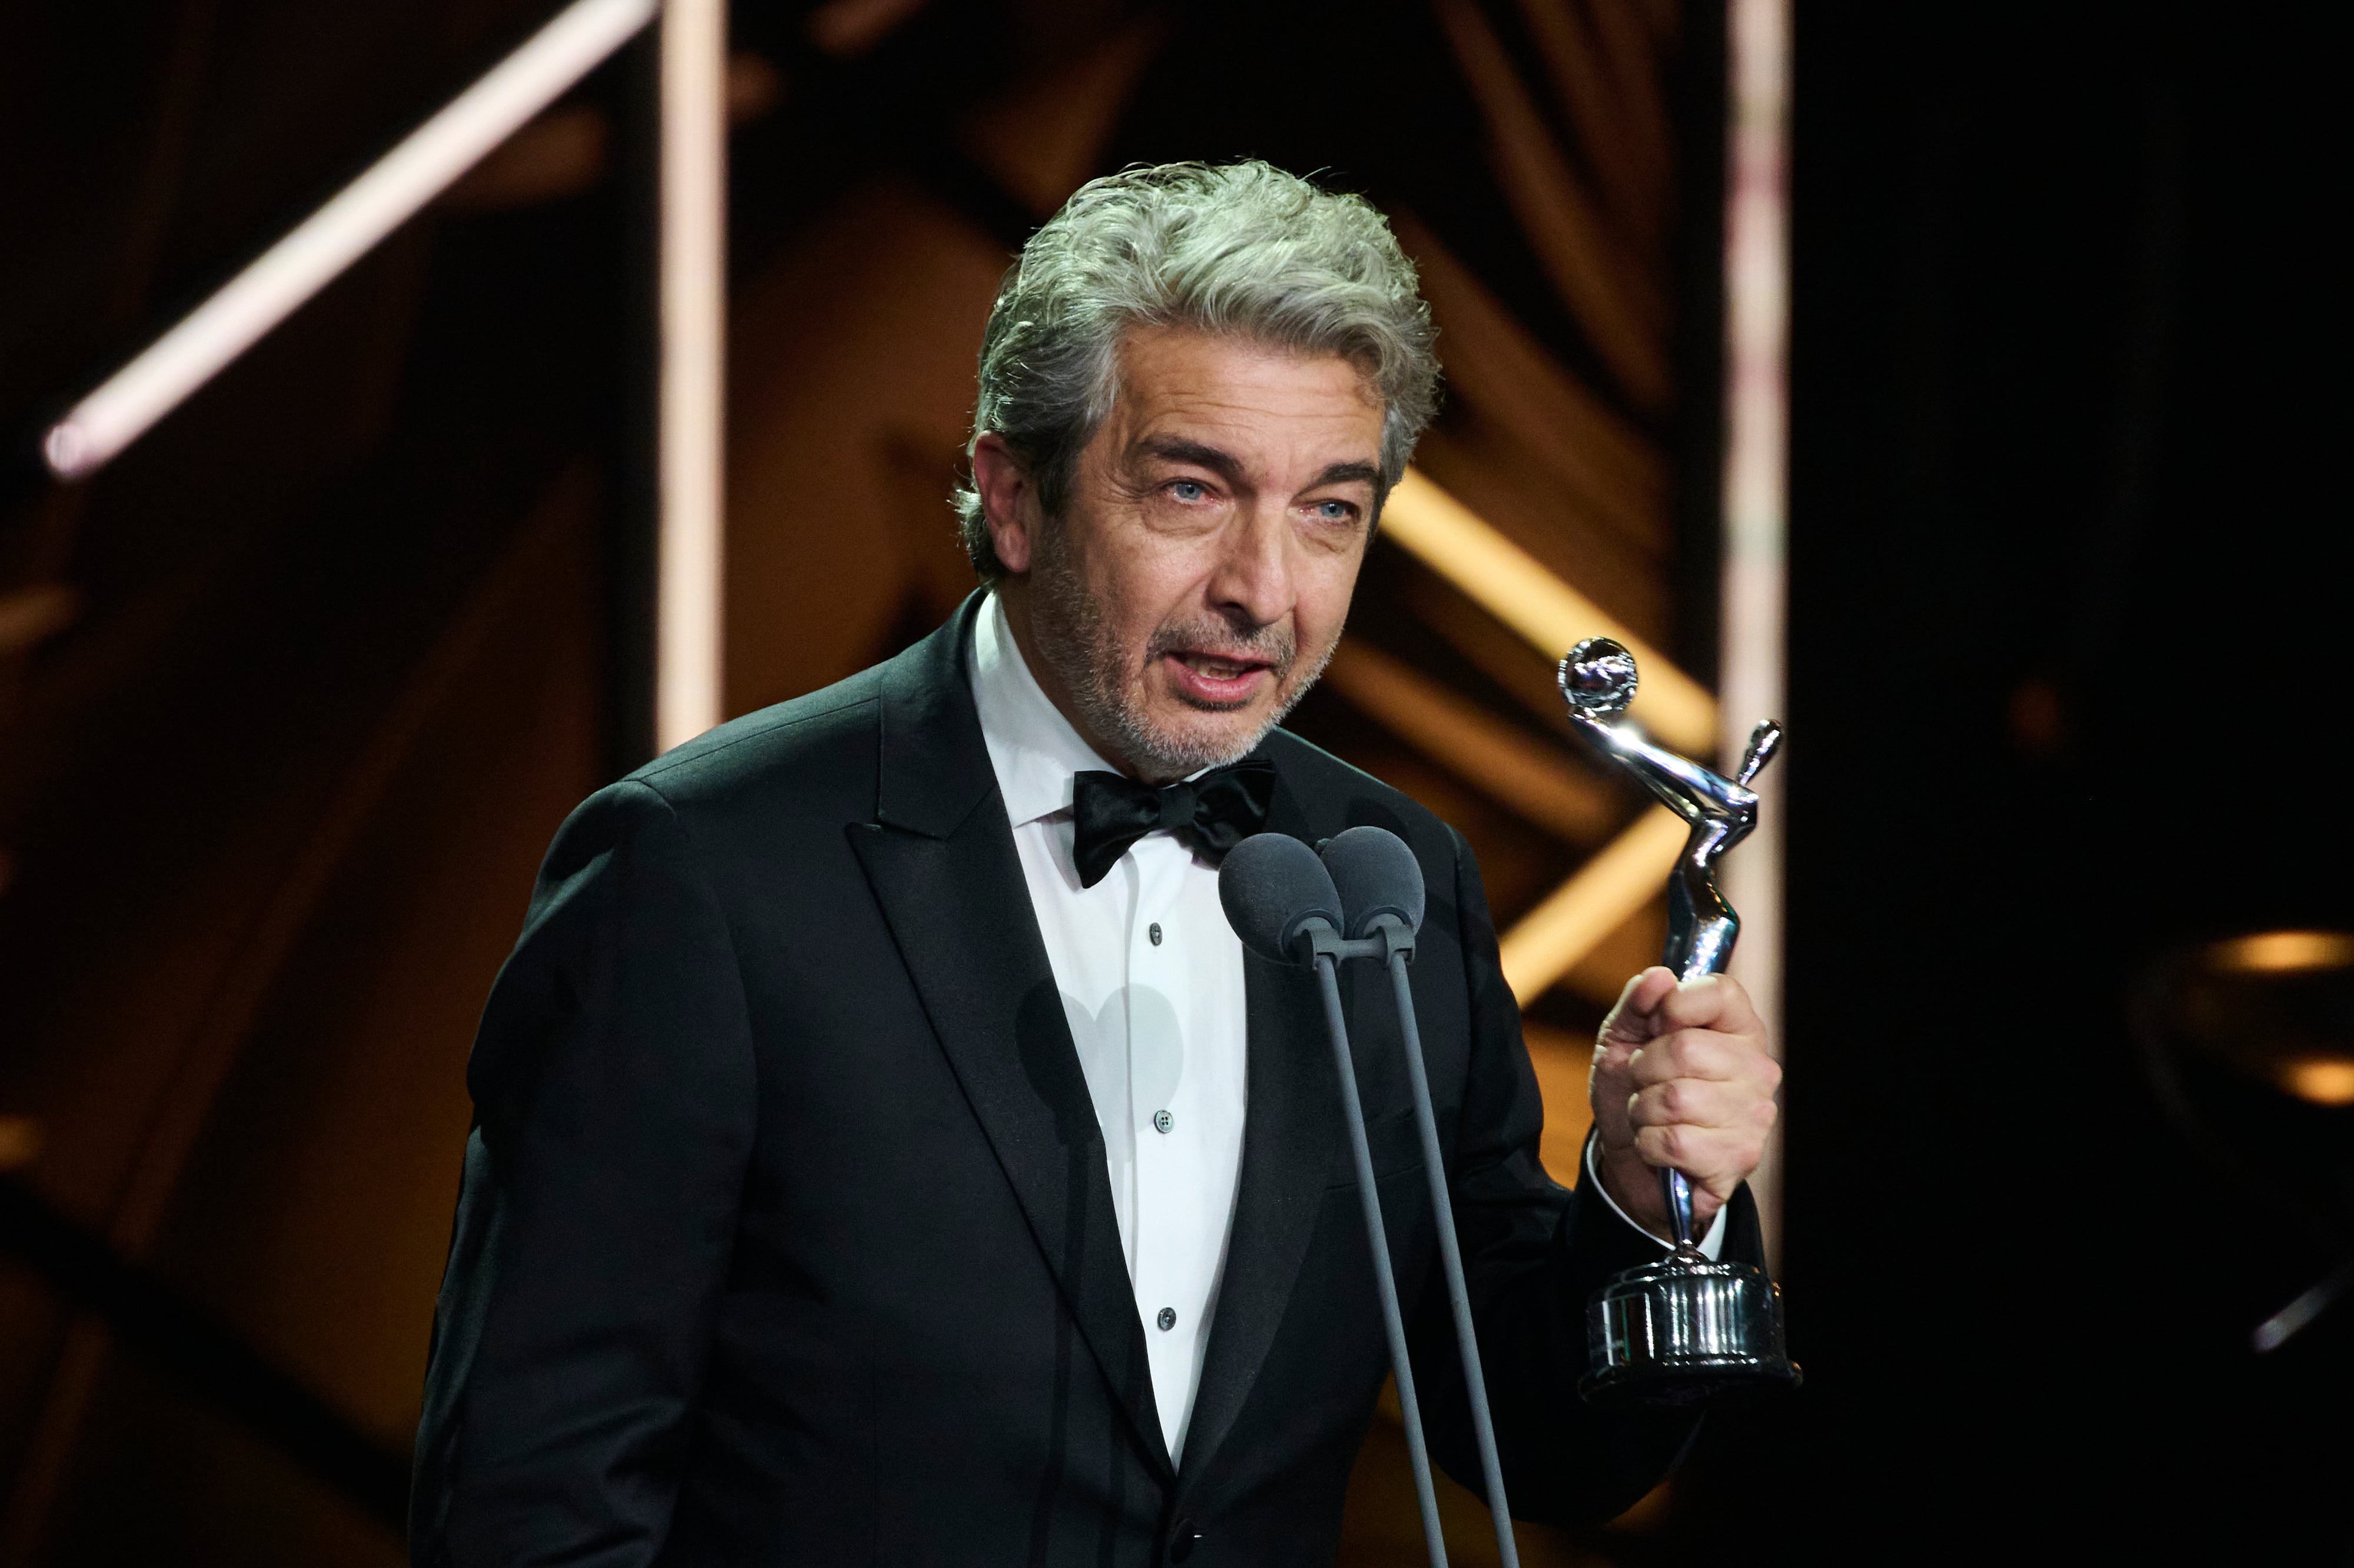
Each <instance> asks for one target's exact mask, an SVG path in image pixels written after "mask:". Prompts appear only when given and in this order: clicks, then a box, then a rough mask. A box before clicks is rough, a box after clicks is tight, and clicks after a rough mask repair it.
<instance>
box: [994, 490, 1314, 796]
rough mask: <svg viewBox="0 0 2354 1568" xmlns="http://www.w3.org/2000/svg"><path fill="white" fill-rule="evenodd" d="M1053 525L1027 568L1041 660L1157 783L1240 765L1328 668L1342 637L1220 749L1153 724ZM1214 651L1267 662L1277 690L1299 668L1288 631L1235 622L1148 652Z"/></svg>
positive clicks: (1179, 635) (1175, 636) (1194, 629)
mask: <svg viewBox="0 0 2354 1568" xmlns="http://www.w3.org/2000/svg"><path fill="white" fill-rule="evenodd" d="M1060 532H1061V531H1060V530H1059V529H1058V528H1056V527H1055V525H1054V524H1051V523H1050V524H1048V525H1047V526H1046V527H1045V528H1044V529H1042V530H1041V531H1040V535H1041V536H1040V537H1039V539H1038V541H1037V546H1036V548H1035V549H1034V552H1033V554H1032V556H1031V561H1030V573H1029V577H1030V622H1031V626H1032V628H1033V629H1034V632H1035V634H1036V640H1037V643H1038V656H1039V657H1040V658H1042V659H1044V660H1045V661H1046V662H1048V663H1049V664H1051V665H1052V666H1053V667H1054V671H1055V675H1056V676H1058V677H1059V678H1060V679H1061V681H1062V683H1063V687H1064V689H1065V690H1066V691H1067V692H1069V693H1070V694H1071V700H1072V701H1073V702H1074V703H1076V705H1078V709H1079V716H1080V718H1081V719H1082V720H1083V721H1084V723H1085V725H1086V727H1087V730H1088V732H1089V733H1091V734H1094V735H1098V736H1105V737H1107V738H1108V739H1110V740H1111V741H1112V742H1113V743H1114V744H1116V745H1117V746H1118V747H1119V749H1120V753H1121V756H1122V758H1125V760H1126V761H1127V762H1128V764H1129V767H1131V768H1136V769H1137V770H1138V772H1139V774H1140V776H1143V777H1145V778H1147V779H1149V780H1150V781H1153V782H1165V781H1167V780H1169V779H1183V778H1187V777H1189V776H1191V775H1193V774H1195V773H1198V772H1200V771H1202V769H1204V768H1223V767H1225V765H1226V764H1227V763H1230V762H1239V761H1241V760H1242V759H1243V758H1246V757H1248V756H1249V755H1250V754H1251V753H1252V752H1254V751H1256V750H1257V749H1258V747H1259V743H1260V742H1261V741H1264V740H1265V739H1266V738H1267V735H1268V734H1269V732H1271V731H1272V730H1273V729H1274V728H1275V726H1278V725H1279V724H1281V723H1282V722H1283V721H1284V720H1285V718H1287V717H1288V716H1289V715H1290V713H1291V710H1292V709H1293V708H1295V707H1297V706H1298V705H1299V699H1300V698H1302V697H1304V696H1306V695H1307V694H1308V693H1309V691H1310V689H1311V688H1312V687H1314V685H1315V684H1316V683H1317V681H1318V680H1319V679H1320V677H1321V676H1322V675H1323V673H1324V667H1325V665H1327V664H1329V663H1330V662H1331V659H1332V652H1333V649H1335V648H1337V647H1339V645H1340V641H1339V639H1337V638H1335V639H1334V640H1333V642H1332V645H1331V647H1328V648H1326V649H1325V650H1324V651H1323V652H1321V653H1320V654H1319V655H1318V656H1317V659H1316V663H1315V666H1314V667H1313V668H1312V669H1310V671H1309V672H1308V673H1307V675H1306V676H1305V678H1303V679H1301V680H1299V681H1298V682H1297V683H1294V685H1293V686H1292V688H1291V689H1290V690H1289V691H1288V692H1286V693H1285V694H1283V696H1282V697H1281V699H1280V700H1279V701H1278V703H1277V704H1276V705H1275V708H1274V710H1273V711H1272V712H1271V713H1269V714H1268V715H1267V717H1266V719H1265V720H1264V721H1262V722H1261V723H1260V724H1259V726H1257V728H1256V729H1254V730H1253V731H1252V732H1251V733H1250V735H1249V736H1248V737H1247V738H1246V739H1244V740H1241V741H1239V742H1234V741H1225V742H1218V743H1213V742H1212V741H1211V740H1210V739H1209V738H1208V737H1206V736H1185V735H1182V734H1177V733H1174V732H1172V731H1171V730H1169V729H1167V728H1165V727H1162V726H1156V725H1154V724H1153V723H1152V721H1151V719H1150V716H1149V715H1147V714H1146V713H1145V712H1144V711H1143V705H1141V704H1140V703H1139V702H1137V701H1136V700H1135V699H1134V695H1133V694H1134V692H1135V683H1134V681H1133V679H1132V677H1134V676H1136V675H1137V674H1138V673H1139V672H1137V671H1134V670H1130V669H1129V663H1128V658H1127V655H1126V653H1125V652H1123V651H1122V650H1121V648H1120V646H1119V640H1118V636H1117V634H1116V633H1115V632H1114V631H1113V630H1112V627H1111V622H1110V620H1109V618H1108V617H1107V616H1106V615H1105V614H1104V608H1103V606H1102V604H1101V603H1099V602H1098V601H1097V599H1096V597H1095V596H1094V595H1093V594H1091V593H1089V592H1088V591H1087V584H1086V582H1085V581H1083V580H1082V579H1081V577H1080V576H1079V573H1078V571H1077V569H1076V564H1075V563H1074V562H1073V561H1072V560H1071V559H1070V555H1069V552H1068V550H1067V549H1066V548H1065V546H1064V544H1063V541H1062V540H1061V538H1060V537H1059V535H1060ZM1205 642H1206V643H1213V644H1216V645H1220V646H1224V647H1226V648H1229V649H1246V650H1247V651H1248V652H1251V653H1252V654H1253V655H1254V656H1256V657H1258V658H1262V659H1265V660H1267V662H1268V663H1269V665H1270V666H1271V667H1272V670H1273V673H1274V674H1275V677H1276V679H1277V680H1278V682H1280V681H1282V680H1283V679H1284V678H1285V677H1286V676H1287V675H1288V674H1289V673H1291V672H1292V670H1293V669H1294V667H1295V666H1296V664H1297V662H1298V660H1299V647H1298V643H1297V641H1296V640H1295V639H1294V638H1293V637H1292V635H1291V634H1290V632H1289V631H1288V630H1279V629H1278V628H1275V627H1260V628H1257V630H1253V631H1248V632H1240V631H1237V630H1235V628H1234V627H1233V626H1232V625H1230V624H1225V623H1220V624H1217V625H1214V626H1208V627H1205V626H1203V625H1201V624H1199V623H1186V624H1177V625H1169V626H1162V627H1161V628H1160V629H1159V630H1156V631H1155V632H1154V633H1153V637H1152V641H1151V644H1150V646H1149V647H1148V648H1147V649H1146V651H1145V662H1146V664H1148V665H1149V664H1150V663H1151V662H1153V661H1155V660H1157V659H1159V658H1161V656H1162V655H1163V654H1164V653H1166V652H1169V651H1171V650H1172V649H1175V648H1183V647H1191V646H1197V645H1199V644H1201V643H1205Z"/></svg>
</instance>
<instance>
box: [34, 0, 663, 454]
mask: <svg viewBox="0 0 2354 1568" xmlns="http://www.w3.org/2000/svg"><path fill="white" fill-rule="evenodd" d="M657 3H658V0H575V3H574V4H573V5H568V6H567V7H566V8H565V9H564V10H563V11H562V12H560V13H558V14H557V17H556V19H555V20H554V21H552V22H550V23H548V24H547V26H544V27H542V28H541V29H540V30H539V31H538V32H536V33H535V34H533V35H532V36H531V37H530V38H529V40H527V41H526V42H525V44H524V45H523V47H522V48H518V49H516V50H515V51H514V53H513V54H511V55H509V56H508V57H507V58H505V59H504V60H501V61H500V62H499V63H498V64H497V65H496V66H495V67H493V68H492V69H491V71H490V73H489V74H488V75H486V76H484V77H483V78H482V79H481V80H480V81H477V82H476V83H474V85H473V86H472V87H470V88H468V89H467V90H465V91H463V92H461V93H460V94H459V95H458V96H457V97H456V98H455V99H452V100H451V101H450V103H449V104H448V105H447V106H446V107H445V108H443V109H442V110H441V111H440V112H439V113H437V114H435V115H434V116H433V117H432V118H431V119H430V120H428V121H427V122H425V123H424V124H422V125H419V127H418V128H417V129H416V130H414V131H412V132H409V133H408V136H406V137H404V138H403V139H402V140H401V142H400V143H399V145H398V146H396V147H394V148H393V149H392V151H390V152H389V153H387V154H385V155H384V156H383V157H381V158H379V159H377V160H376V163H374V164H371V165H370V166H369V168H368V170H367V172H366V174H363V175H360V176H359V178H357V179H355V180H354V181H353V182H352V183H351V184H350V185H345V187H344V188H343V189H342V190H341V191H338V192H337V193H336V194H335V195H334V196H333V197H331V198H330V199H329V200H328V202H327V204H326V205H325V206H324V207H321V208H320V209H319V210H318V211H316V212H314V213H313V214H312V215H311V216H310V217H306V218H304V219H303V220H302V222H301V223H300V224H298V225H296V226H295V227H294V228H293V229H292V231H291V232H289V233H288V234H287V235H286V236H285V237H284V238H281V239H280V240H279V241H278V242H277V243H276V244H275V245H272V246H271V247H270V249H267V250H265V251H263V252H262V253H261V254H260V256H258V257H256V258H255V259H254V260H253V261H252V262H251V263H250V264H249V266H247V268H246V269H245V270H243V271H241V272H239V274H238V275H237V276H236V277H234V278H231V279H230V280H229V281H228V282H226V283H224V284H222V285H221V287H220V288H219V289H218V290H217V291H215V292H214V293H213V295H212V297H211V298H209V299H207V300H206V301H205V302H204V303H202V304H200V305H198V306H197V307H196V309H195V310H194V311H192V312H190V313H188V315H187V316H186V317H185V318H184V319H183V320H182V321H181V322H180V323H179V324H178V325H176V326H175V327H173V328H172V330H171V331H169V332H167V333H165V334H164V335H163V336H162V337H160V338H157V339H156V340H155V341H154V343H153V344H149V345H148V347H147V349H146V350H145V351H144V352H143V353H142V354H141V355H139V356H138V357H137V358H135V359H133V361H131V363H130V364H128V365H126V366H123V367H122V369H121V370H118V371H116V372H115V373H114V374H113V375H112V376H109V377H107V379H106V380H105V382H104V383H102V384H101V386H99V387H97V388H96V389H95V390H94V391H92V392H91V393H90V395H89V396H88V397H84V398H83V399H82V400H81V401H80V402H79V403H77V404H75V405H74V406H73V408H71V409H70V410H69V411H68V412H67V414H66V416H65V418H62V419H60V420H58V422H57V423H56V424H55V425H52V426H51V427H50V428H49V429H48V434H47V435H46V436H44V437H43V439H42V441H41V454H42V456H43V457H44V458H45V459H47V460H48V465H49V471H51V472H52V473H55V474H56V475H57V476H58V478H60V479H80V478H82V477H84V476H86V475H88V474H90V473H93V472H95V471H97V470H98V469H100V468H101V467H102V466H103V465H104V464H105V463H107V462H108V461H110V460H111V459H112V458H113V457H114V456H115V455H116V454H118V453H119V452H121V451H122V450H123V449H124V448H125V447H127V446H129V445H130V444H131V443H132V442H133V441H135V440H138V439H139V438H140V437H141V436H143V435H144V434H145V433H146V432H147V430H148V429H149V428H150V427H152V426H153V425H154V423H155V421H156V420H158V419H160V418H163V417H164V415H166V414H168V413H170V412H171V411H172V410H173V409H174V408H177V407H179V406H180V404H181V403H182V402H183V401H185V400H186V398H187V397H188V396H189V395H190V394H191V393H193V392H195V391H196V388H198V387H202V386H203V385H204V384H205V383H206V382H207V381H209V380H211V379H212V378H213V377H214V376H217V375H219V374H220V372H221V370H222V369H223V368H224V367H225V366H228V364H229V363H230V362H231V361H232V360H234V359H236V358H237V356H238V355H240V354H243V353H244V352H245V351H246V350H247V349H249V348H250V347H252V346H253V344H255V343H256V342H257V341H259V340H260V337H261V336H262V335H263V334H265V333H267V332H269V331H270V328H272V327H274V326H276V325H277V324H278V323H280V322H282V321H284V320H285V319H286V318H287V317H288V316H290V315H292V314H293V313H294V312H295V311H296V310H297V309H299V308H300V307H301V306H302V302H304V301H306V300H308V299H310V298H311V296H313V294H316V293H317V292H318V291H320V290H321V289H323V288H325V287H326V286H327V285H328V284H329V283H331V282H333V281H334V280H335V278H336V276H337V275H338V274H340V273H341V272H342V271H343V270H345V268H347V267H349V266H350V265H351V264H352V263H353V262H355V261H356V260H359V259H360V258H361V257H362V256H365V255H366V254H367V252H368V250H369V249H371V248H373V247H374V246H375V245H376V243H377V242H378V241H379V240H381V239H383V238H384V237H385V236H386V235H387V234H390V233H391V232H392V231H393V230H394V229H396V228H399V227H400V226H401V225H402V224H403V223H405V222H407V221H408V218H409V217H412V216H413V215H414V214H415V213H416V212H417V210H418V209H419V207H423V206H424V205H425V204H426V203H427V202H429V201H431V200H432V199H433V198H434V197H435V196H439V195H440V194H441V193H442V192H443V191H444V190H446V189H448V188H449V187H450V185H451V183H452V182H454V181H455V180H456V179H457V178H458V176H459V175H462V174H464V173H465V172H466V171H467V170H468V169H470V168H472V167H473V166H474V164H477V163H479V162H480V161H481V160H482V155H483V154H486V153H488V152H489V151H490V150H491V149H492V148H493V147H495V146H497V145H498V144H499V143H502V142H504V141H505V140H506V139H507V138H508V137H509V136H510V135H512V134H514V132H515V130H516V129H517V128H518V127H520V126H521V125H522V124H523V122H525V121H526V120H529V119H530V118H531V117H532V116H533V115H535V114H536V113H538V112H539V111H541V110H543V109H545V108H546V107H547V105H548V104H549V103H551V102H553V101H555V100H556V99H557V97H558V96H559V95H561V94H562V93H563V92H564V91H566V90H567V89H569V88H570V87H571V86H572V84H573V83H575V82H577V81H578V80H579V79H581V78H582V77H584V76H587V75H588V73H589V72H590V71H591V70H594V69H596V68H597V67H598V65H599V63H601V62H602V61H603V60H604V59H605V58H606V57H607V56H609V55H610V54H611V53H612V52H613V51H614V50H615V49H618V48H620V47H621V46H622V45H623V44H624V43H627V42H628V41H629V40H630V38H631V37H632V36H634V35H635V34H636V33H637V31H638V29H640V28H641V27H642V26H645V25H646V23H647V22H649V21H650V20H652V17H653V14H654V10H655V7H656V5H657Z"/></svg>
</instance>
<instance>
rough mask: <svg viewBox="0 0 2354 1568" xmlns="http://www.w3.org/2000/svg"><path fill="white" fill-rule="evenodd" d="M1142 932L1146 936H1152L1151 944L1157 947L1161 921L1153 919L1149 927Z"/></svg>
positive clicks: (1159, 938) (1159, 939)
mask: <svg viewBox="0 0 2354 1568" xmlns="http://www.w3.org/2000/svg"><path fill="white" fill-rule="evenodd" d="M1144 934H1145V935H1146V936H1148V937H1150V938H1152V945H1153V946H1154V947H1156V948H1157V947H1159V946H1160V945H1161V922H1160V921H1158V920H1155V921H1154V922H1153V923H1152V925H1151V927H1150V929H1148V930H1147V931H1146V932H1145V933H1144Z"/></svg>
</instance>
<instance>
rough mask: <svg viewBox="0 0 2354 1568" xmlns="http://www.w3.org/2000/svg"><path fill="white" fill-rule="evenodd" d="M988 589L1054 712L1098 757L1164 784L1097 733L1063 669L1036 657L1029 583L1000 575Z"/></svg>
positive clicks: (1136, 776) (1130, 773)
mask: <svg viewBox="0 0 2354 1568" xmlns="http://www.w3.org/2000/svg"><path fill="white" fill-rule="evenodd" d="M990 591H991V592H992V593H994V594H995V595H996V596H997V599H998V602H999V603H1000V604H1002V605H1003V606H1004V607H1005V625H1006V629H1007V630H1010V631H1012V632H1013V646H1014V647H1015V648H1016V649H1017V650H1018V651H1019V652H1021V655H1022V662H1023V663H1024V664H1026V665H1028V666H1029V668H1030V678H1031V679H1032V680H1034V681H1035V682H1037V683H1038V689H1039V690H1040V691H1042V692H1044V693H1045V694H1046V700H1047V701H1048V702H1050V703H1052V704H1054V705H1055V712H1056V713H1059V714H1061V715H1063V718H1064V721H1065V722H1066V723H1067V724H1068V725H1069V726H1071V727H1072V728H1073V729H1074V730H1076V731H1077V732H1078V736H1079V738H1080V739H1081V740H1084V741H1086V742H1087V745H1088V747H1090V748H1092V749H1093V750H1094V752H1095V754H1096V755H1097V757H1100V758H1103V759H1104V760H1105V761H1107V762H1108V763H1110V764H1111V765H1112V766H1113V767H1114V768H1119V770H1120V771H1121V772H1122V773H1125V774H1127V775H1128V776H1129V778H1131V779H1143V780H1144V781H1145V782H1146V783H1148V784H1165V783H1167V782H1168V780H1167V779H1159V778H1155V777H1153V776H1152V775H1151V774H1150V773H1147V772H1144V771H1143V770H1141V769H1140V768H1138V767H1137V766H1136V764H1135V763H1134V762H1132V761H1130V760H1129V758H1128V756H1127V754H1126V753H1125V752H1124V751H1122V750H1121V749H1120V748H1119V747H1118V746H1115V745H1113V744H1112V743H1111V741H1110V740H1109V739H1108V737H1107V736H1101V735H1098V734H1097V733H1096V731H1095V729H1094V727H1093V726H1090V725H1089V724H1088V723H1087V717H1086V715H1084V714H1082V713H1081V712H1080V711H1079V705H1078V703H1077V701H1076V699H1075V698H1074V696H1073V695H1072V693H1071V689H1070V686H1069V685H1068V683H1066V682H1065V681H1064V679H1063V672H1062V670H1061V669H1060V668H1059V667H1057V666H1056V664H1055V662H1054V661H1053V660H1051V659H1045V658H1042V657H1040V656H1039V649H1038V631H1037V627H1036V623H1035V622H1034V621H1033V620H1032V619H1031V615H1030V605H1031V599H1030V584H1029V582H1028V581H1027V580H1026V579H1024V578H1021V577H1001V578H999V579H998V581H997V584H996V586H995V587H994V588H991V590H990Z"/></svg>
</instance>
